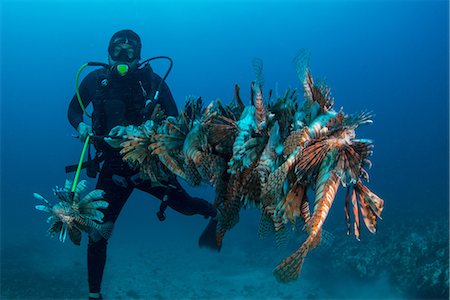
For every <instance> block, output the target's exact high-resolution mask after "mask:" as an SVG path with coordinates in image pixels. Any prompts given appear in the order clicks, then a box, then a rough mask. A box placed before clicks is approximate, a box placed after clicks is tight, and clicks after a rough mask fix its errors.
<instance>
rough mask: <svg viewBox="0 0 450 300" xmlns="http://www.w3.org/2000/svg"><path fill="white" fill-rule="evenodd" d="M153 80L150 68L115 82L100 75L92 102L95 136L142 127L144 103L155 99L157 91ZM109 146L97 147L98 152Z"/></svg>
mask: <svg viewBox="0 0 450 300" xmlns="http://www.w3.org/2000/svg"><path fill="white" fill-rule="evenodd" d="M152 78H153V71H152V69H151V67H150V66H149V65H148V64H147V65H145V66H144V67H143V68H141V69H138V70H136V71H135V73H134V74H130V77H129V78H115V77H114V76H112V75H111V73H110V72H108V71H106V70H105V72H100V73H99V74H98V76H97V79H96V80H97V89H96V91H95V96H94V98H93V99H92V104H93V107H94V109H93V113H92V127H93V130H94V132H95V134H96V135H107V134H108V133H109V132H110V130H111V129H112V128H114V127H115V126H117V125H122V126H127V125H136V126H138V125H141V124H142V123H143V122H144V121H145V115H146V114H145V113H144V108H145V103H146V101H147V99H149V98H150V97H153V96H154V93H155V91H156V88H157V83H155V82H154V80H152ZM106 145H107V144H106V143H105V142H104V141H100V142H98V143H96V144H95V146H96V148H97V150H105V146H106ZM106 147H107V148H109V146H106ZM109 149H111V148H109Z"/></svg>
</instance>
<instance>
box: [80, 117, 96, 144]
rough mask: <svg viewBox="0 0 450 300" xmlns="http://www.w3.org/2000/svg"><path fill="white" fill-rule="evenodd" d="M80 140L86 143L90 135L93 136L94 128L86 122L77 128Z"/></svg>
mask: <svg viewBox="0 0 450 300" xmlns="http://www.w3.org/2000/svg"><path fill="white" fill-rule="evenodd" d="M77 131H78V134H79V135H80V140H81V141H82V142H83V143H84V141H85V140H86V138H87V136H88V135H92V134H93V133H92V127H91V126H90V125H88V124H86V123H84V122H80V124H78V127H77Z"/></svg>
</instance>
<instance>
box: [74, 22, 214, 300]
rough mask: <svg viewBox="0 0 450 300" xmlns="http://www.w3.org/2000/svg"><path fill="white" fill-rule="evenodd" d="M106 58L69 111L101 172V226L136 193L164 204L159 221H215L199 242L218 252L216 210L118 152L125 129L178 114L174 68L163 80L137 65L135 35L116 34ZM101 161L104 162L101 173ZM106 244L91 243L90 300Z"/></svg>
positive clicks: (97, 289)
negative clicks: (169, 212)
mask: <svg viewBox="0 0 450 300" xmlns="http://www.w3.org/2000/svg"><path fill="white" fill-rule="evenodd" d="M108 54H109V55H108V62H109V64H108V65H106V64H101V63H91V65H93V66H103V68H100V69H97V70H95V71H92V72H90V73H89V74H88V75H87V76H86V77H85V78H84V79H83V81H82V82H81V84H80V86H79V89H78V90H77V93H76V94H75V95H74V97H73V98H72V100H71V102H70V105H69V109H68V118H69V121H70V124H71V125H72V126H73V127H74V128H76V130H77V131H78V133H79V137H80V140H81V141H83V142H84V141H85V140H86V138H87V137H88V136H90V137H93V138H92V139H91V140H94V146H95V148H96V150H97V155H96V157H95V158H94V160H93V162H95V163H94V164H93V166H94V167H93V166H88V167H87V168H88V176H90V177H96V175H97V172H96V171H98V170H99V172H100V174H99V178H98V181H97V185H96V189H101V190H103V191H104V192H105V196H104V197H105V200H106V201H108V202H109V206H108V207H107V208H106V209H104V210H102V212H103V213H104V218H103V221H104V222H105V223H106V222H113V223H114V222H115V221H116V220H117V218H118V216H119V214H120V211H121V210H122V208H123V206H124V205H125V203H126V201H127V199H128V198H129V197H130V195H131V193H132V191H133V190H134V188H137V189H139V190H141V191H144V192H147V193H149V194H151V195H153V196H155V197H156V198H158V199H159V200H161V207H160V211H159V212H158V213H157V216H158V218H159V219H160V220H161V221H162V220H164V219H165V215H164V210H165V209H166V207H167V206H168V207H170V208H172V209H174V210H176V211H177V212H180V213H182V214H184V215H195V214H199V215H202V216H204V217H205V218H211V219H210V222H209V223H208V226H207V227H206V229H205V230H204V231H203V233H202V235H201V236H200V239H199V244H200V246H207V247H209V248H213V249H216V250H219V249H217V246H216V243H215V227H216V225H217V221H216V220H215V217H216V209H215V208H214V207H213V205H212V204H211V203H209V202H208V201H206V200H204V199H200V198H195V197H191V196H190V195H189V194H188V193H187V192H186V191H185V190H184V189H183V188H182V187H181V185H180V183H179V182H178V181H177V179H176V177H175V175H173V178H171V179H170V180H169V182H168V183H166V184H163V185H161V184H156V183H154V182H152V181H151V180H148V179H143V178H141V176H140V175H141V174H140V173H139V171H138V170H134V169H132V168H130V166H129V165H128V164H127V163H125V162H124V161H123V160H122V157H121V154H120V152H119V149H118V148H119V147H120V143H121V139H120V137H121V136H123V135H124V134H125V128H126V126H128V125H141V124H142V123H143V122H145V121H146V120H147V119H148V118H149V117H148V116H151V113H152V111H153V110H154V109H155V107H156V105H160V107H161V108H162V109H163V111H164V113H165V114H166V115H167V116H176V115H177V114H178V111H177V107H176V105H175V101H174V99H173V97H172V94H171V92H170V89H169V87H168V85H167V84H166V83H165V81H164V80H165V78H166V77H167V75H168V73H169V72H170V68H169V70H168V71H167V73H166V76H164V78H161V77H160V76H159V75H157V74H155V73H154V72H153V71H152V69H151V67H150V65H149V64H148V63H147V62H148V61H149V60H151V59H149V60H146V61H144V62H143V63H139V61H140V59H141V39H140V37H139V36H138V35H137V34H136V33H135V32H133V31H132V30H121V31H118V32H116V33H115V34H114V35H113V36H112V38H111V40H110V43H109V47H108ZM164 58H167V57H164ZM169 60H170V59H169ZM144 63H145V64H144ZM142 65H144V66H142ZM91 102H92V105H93V112H92V126H90V125H88V124H87V123H85V122H84V120H83V114H87V113H86V110H85V107H86V106H88V105H89V103H91ZM96 137H97V138H96ZM99 137H100V138H99ZM103 137H104V138H103ZM116 137H117V138H116ZM100 161H103V165H102V167H101V169H100V168H99V162H100ZM91 163H92V162H91ZM95 165H96V167H97V170H95V169H96V167H95ZM93 169H94V171H92V170H93ZM89 173H91V174H89ZM92 173H93V174H92ZM107 244H108V241H107V240H106V239H104V238H101V239H100V240H95V241H94V239H93V238H91V237H89V243H88V281H89V299H102V295H101V291H100V288H101V282H102V277H103V271H104V267H105V263H106V249H107Z"/></svg>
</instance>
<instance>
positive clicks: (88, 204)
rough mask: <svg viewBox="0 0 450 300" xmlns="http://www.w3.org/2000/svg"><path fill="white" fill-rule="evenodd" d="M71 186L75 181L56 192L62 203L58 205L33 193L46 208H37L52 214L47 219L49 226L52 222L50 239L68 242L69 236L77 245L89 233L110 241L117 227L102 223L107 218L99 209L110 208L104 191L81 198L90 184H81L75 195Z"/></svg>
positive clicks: (68, 182)
mask: <svg viewBox="0 0 450 300" xmlns="http://www.w3.org/2000/svg"><path fill="white" fill-rule="evenodd" d="M71 187H72V182H71V181H69V180H66V183H65V186H64V188H59V187H56V188H55V189H53V193H54V195H55V196H56V197H57V198H58V199H59V200H60V201H59V202H58V203H56V204H54V205H52V204H51V203H50V202H49V201H48V200H47V199H45V198H44V197H42V196H41V195H39V194H37V193H34V194H33V195H34V197H35V198H36V199H38V200H41V201H43V202H44V205H36V206H35V207H36V209H37V210H41V211H44V212H47V213H49V214H50V216H49V217H48V219H47V223H50V228H49V229H48V233H49V234H50V236H51V237H54V236H58V237H59V240H60V241H61V242H64V241H65V240H66V238H67V235H69V238H70V240H71V241H72V242H73V243H74V244H75V245H80V242H81V231H84V232H87V233H88V234H89V235H90V237H91V238H92V239H94V240H100V239H101V238H102V237H103V238H105V239H108V238H109V237H110V235H111V232H112V228H113V224H112V222H107V223H102V220H103V217H104V215H103V213H102V212H101V211H100V210H99V209H105V208H107V207H108V202H106V201H104V200H102V199H103V195H104V192H103V191H102V190H93V191H91V192H89V193H87V194H86V195H85V196H84V197H83V198H81V193H83V192H85V190H86V188H87V182H86V181H85V180H82V181H80V182H79V183H78V184H77V186H76V189H75V191H74V192H73V193H72V192H71Z"/></svg>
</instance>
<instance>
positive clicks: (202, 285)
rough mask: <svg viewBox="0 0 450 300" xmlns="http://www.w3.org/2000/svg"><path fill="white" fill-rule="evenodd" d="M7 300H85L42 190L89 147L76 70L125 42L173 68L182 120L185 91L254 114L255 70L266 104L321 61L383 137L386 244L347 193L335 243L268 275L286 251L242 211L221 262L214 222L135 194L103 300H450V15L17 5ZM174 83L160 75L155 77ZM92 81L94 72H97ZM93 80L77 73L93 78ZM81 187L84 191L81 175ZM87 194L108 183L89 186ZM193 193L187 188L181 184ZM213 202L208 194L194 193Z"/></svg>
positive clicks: (11, 31)
mask: <svg viewBox="0 0 450 300" xmlns="http://www.w3.org/2000/svg"><path fill="white" fill-rule="evenodd" d="M0 5H1V165H0V172H1V174H0V175H1V249H0V251H1V252H0V254H1V286H0V291H1V294H0V298H1V299H85V298H87V292H88V291H87V271H86V242H87V236H86V235H84V236H83V240H82V244H81V246H74V245H73V244H72V243H70V241H68V242H66V243H64V244H63V243H60V242H59V241H58V240H57V239H50V238H49V237H48V236H46V231H47V228H48V224H46V222H45V220H46V218H47V216H45V215H44V214H42V213H41V212H39V211H37V210H35V208H34V206H35V204H37V203H36V200H35V199H34V198H33V195H32V194H33V192H36V193H39V194H41V195H43V196H45V197H47V198H51V197H52V188H53V187H54V186H56V185H58V186H62V185H63V184H64V181H65V179H73V173H72V174H65V172H64V167H65V166H66V165H71V164H75V163H77V162H78V159H79V155H80V153H81V148H82V144H81V143H80V142H79V140H78V139H76V138H74V137H72V134H75V133H76V132H75V130H74V129H73V128H72V127H71V126H70V124H69V122H68V120H67V107H68V104H69V101H70V99H71V98H72V96H73V94H74V90H75V89H74V78H75V75H76V72H77V70H78V68H79V67H80V66H81V65H82V64H84V63H85V62H88V61H103V62H106V61H107V46H108V42H109V39H110V37H111V36H112V34H113V33H114V32H116V31H118V30H121V29H125V28H129V29H132V30H134V31H136V32H137V33H138V34H139V35H140V37H141V39H142V44H143V47H142V58H143V59H144V58H147V57H148V58H149V57H153V56H157V55H167V56H170V57H171V58H172V59H173V60H174V67H173V69H172V72H171V73H170V75H169V77H168V79H167V83H168V84H169V86H170V88H171V91H172V93H173V95H174V98H175V100H176V101H177V104H178V106H179V107H181V105H182V104H183V103H184V100H185V97H186V96H188V95H198V96H202V97H203V99H204V102H206V103H209V102H210V101H213V100H215V99H217V98H219V99H221V100H222V101H224V102H226V103H227V102H228V101H229V100H231V99H232V98H233V88H234V84H236V83H237V84H239V85H240V86H241V97H242V99H244V100H245V101H246V103H247V104H248V103H249V97H250V96H249V95H250V83H251V81H252V80H253V79H254V71H253V68H252V63H251V62H252V59H253V58H260V59H262V60H263V62H264V77H265V92H267V91H268V90H269V89H271V88H272V89H274V91H275V90H277V91H278V93H279V94H283V93H284V91H285V89H287V88H289V87H297V88H299V89H301V85H300V83H299V82H298V81H297V76H296V73H295V68H294V66H293V63H292V59H293V58H294V56H295V55H296V53H297V52H298V50H299V49H301V48H307V49H309V50H310V52H311V59H310V69H311V72H312V75H313V76H314V77H315V78H320V79H323V80H325V82H326V83H327V84H328V85H329V86H330V87H331V91H332V93H333V96H334V98H335V108H336V109H339V108H340V107H343V108H344V110H345V112H346V113H356V112H359V111H363V110H368V111H373V112H374V113H375V114H376V117H375V119H374V124H373V125H371V126H367V127H363V128H361V129H358V130H357V136H358V137H362V138H370V139H373V140H374V143H375V149H374V156H373V157H372V162H373V167H372V169H371V170H370V176H371V180H370V182H369V184H368V186H369V187H370V188H371V190H373V191H374V192H375V193H377V194H378V195H379V196H380V197H381V198H383V199H384V201H385V209H384V211H383V214H382V218H383V220H381V221H379V224H378V232H377V233H376V235H372V234H369V233H368V231H367V230H366V229H365V228H364V229H361V231H362V233H361V241H360V242H358V241H356V240H355V238H354V237H353V236H346V233H345V230H346V224H345V218H344V210H343V207H344V194H343V192H342V191H341V192H340V193H339V194H338V196H337V198H336V200H335V203H334V205H333V207H332V208H331V210H330V213H329V217H328V219H327V221H326V223H325V225H324V229H325V230H326V231H327V232H328V233H329V235H328V237H327V238H326V239H325V242H324V243H323V245H321V246H320V247H319V248H318V249H317V250H315V251H312V252H311V253H310V254H309V255H308V257H307V259H306V261H305V264H304V266H303V268H302V272H301V275H300V277H299V279H298V280H297V281H295V282H294V283H290V284H280V283H278V282H277V281H276V280H275V278H274V277H273V276H272V271H273V269H274V268H275V266H276V265H277V264H278V263H279V262H280V261H281V259H282V258H284V257H286V256H287V255H289V254H290V253H291V252H292V251H293V250H294V249H296V247H297V246H298V245H299V244H300V243H301V241H302V240H303V239H304V238H305V236H302V235H300V236H293V237H292V241H290V243H289V245H288V247H287V248H283V249H278V248H276V247H275V243H274V240H273V239H272V240H271V239H269V240H263V241H261V240H259V239H258V237H257V235H256V233H257V226H258V222H259V215H258V212H257V211H256V210H251V209H248V210H245V211H243V212H242V213H241V221H240V223H239V224H238V225H237V226H235V227H234V228H233V229H232V230H231V231H230V232H229V233H228V234H227V235H226V237H225V240H224V244H223V248H222V251H221V252H220V253H213V252H210V251H207V250H205V249H199V248H198V247H197V239H198V236H199V235H200V233H201V231H202V230H203V228H204V226H206V224H207V220H205V219H203V218H202V217H200V216H192V217H188V216H183V215H179V214H177V213H176V212H174V211H171V210H170V209H169V210H168V211H167V219H166V220H165V221H164V222H159V221H158V220H157V218H156V216H155V213H156V212H157V211H158V209H159V201H158V200H156V199H155V198H153V197H152V196H150V195H147V194H144V193H142V192H140V191H135V192H134V193H133V195H132V196H131V197H130V199H129V201H128V203H127V204H126V206H125V208H124V209H123V211H122V213H121V216H120V217H119V219H118V222H117V223H116V226H115V231H114V234H113V237H112V238H111V240H110V243H109V245H110V246H109V252H108V263H107V266H106V270H105V276H104V282H103V294H104V296H105V297H106V299H325V298H326V299H413V298H414V299H417V298H419V299H425V298H427V299H447V298H448V297H449V291H448V280H449V279H448V273H449V263H448V256H449V249H448V247H449V224H448V219H449V175H448V165H449V118H448V115H449V96H448V95H449V73H448V68H449V59H448V56H449V36H448V34H449V29H448V26H449V24H448V21H449V18H448V16H449V5H448V1H433V0H432V1H275V0H273V1H256V0H255V1H249V0H247V1H8V0H4V1H2V2H1V4H0ZM152 67H153V69H154V70H155V71H156V72H157V73H159V74H160V75H163V74H164V72H165V71H166V68H167V64H166V62H165V61H155V62H154V63H152ZM89 71H91V70H89ZM87 73H88V72H87V71H85V72H84V73H83V74H82V75H83V76H84V75H86V74H87ZM83 178H86V176H85V174H84V173H83ZM89 181H90V182H91V187H92V188H93V187H94V186H95V181H93V180H92V179H89ZM184 185H185V186H186V187H187V185H186V184H184ZM187 189H188V190H189V192H190V193H191V194H193V195H197V196H201V197H204V198H206V199H208V200H209V201H212V200H213V193H212V189H211V188H210V187H207V186H204V187H201V188H191V187H187Z"/></svg>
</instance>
